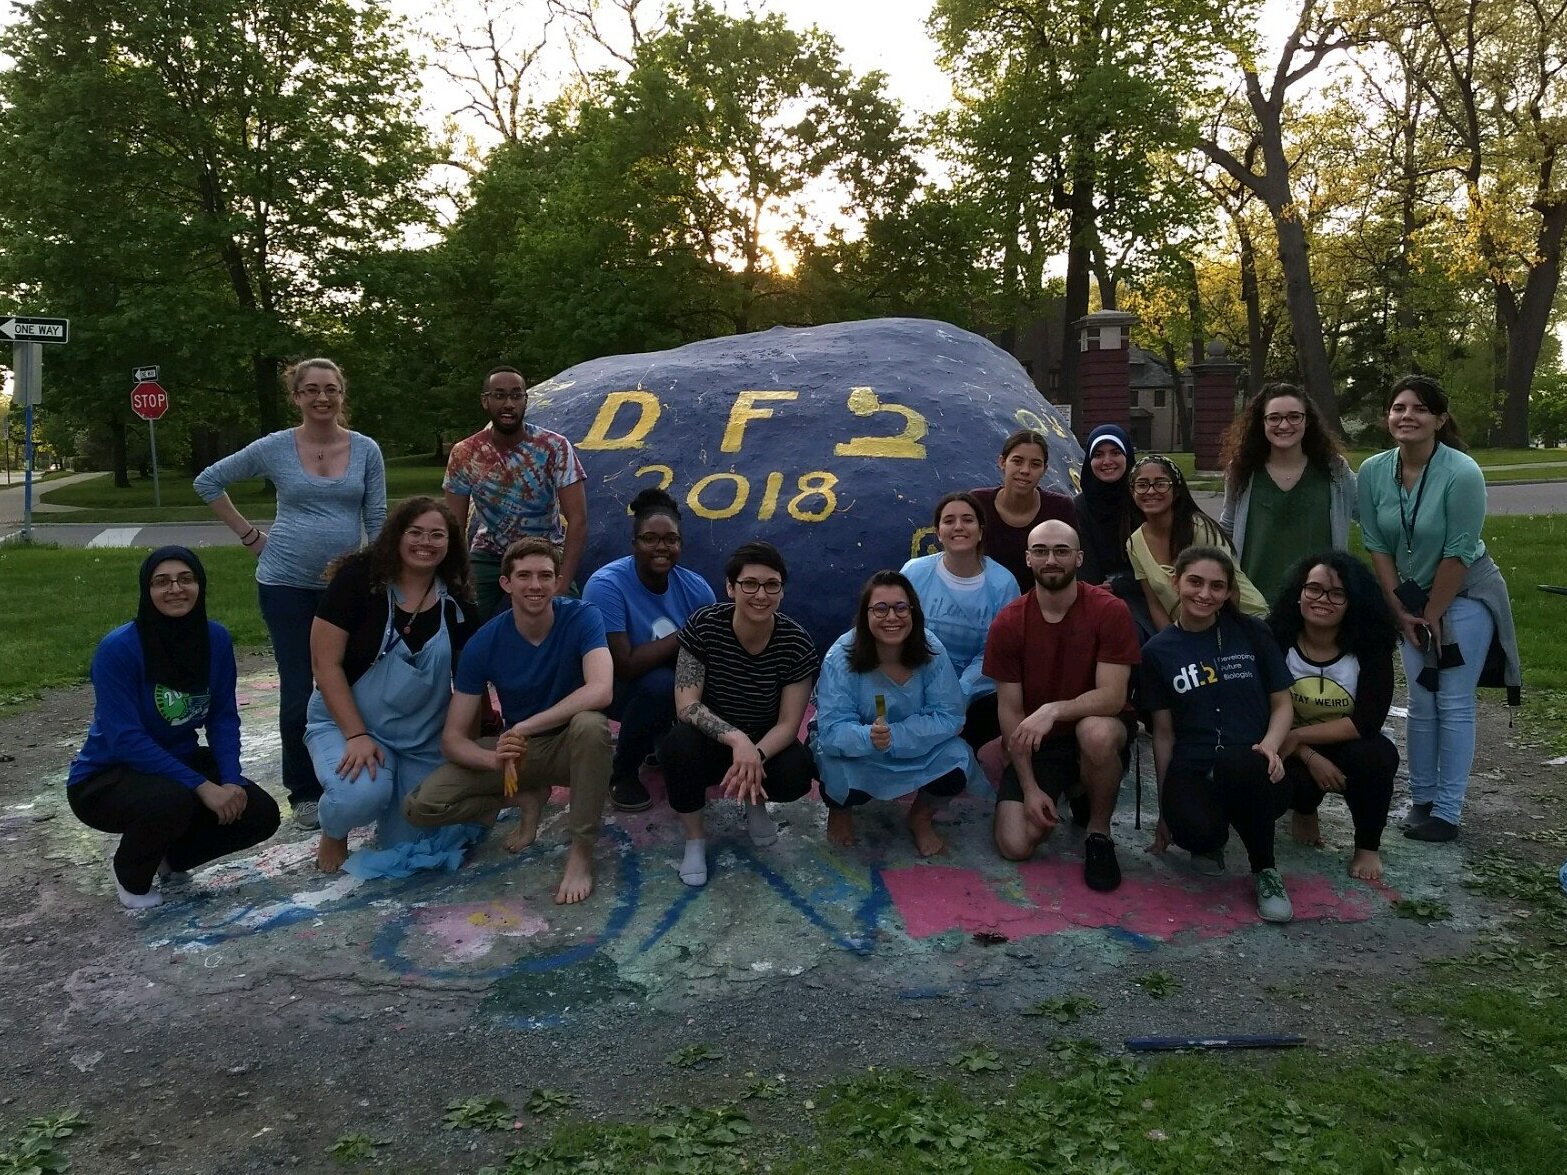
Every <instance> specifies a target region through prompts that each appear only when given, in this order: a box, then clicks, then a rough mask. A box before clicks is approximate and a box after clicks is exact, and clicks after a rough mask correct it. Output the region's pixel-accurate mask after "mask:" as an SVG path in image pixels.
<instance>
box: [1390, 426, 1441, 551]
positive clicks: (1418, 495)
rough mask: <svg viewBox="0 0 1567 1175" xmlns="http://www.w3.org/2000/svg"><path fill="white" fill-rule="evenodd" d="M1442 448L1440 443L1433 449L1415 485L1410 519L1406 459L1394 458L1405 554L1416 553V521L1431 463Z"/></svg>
mask: <svg viewBox="0 0 1567 1175" xmlns="http://www.w3.org/2000/svg"><path fill="white" fill-rule="evenodd" d="M1441 447H1442V442H1441V441H1438V442H1437V443H1436V444H1435V445H1434V446H1433V447H1432V449H1431V456H1430V457H1429V458H1427V460H1426V467H1425V468H1424V469H1422V470H1421V471H1420V480H1419V481H1418V482H1416V483H1415V505H1414V509H1413V510H1411V511H1410V513H1409V517H1408V518H1405V517H1404V457H1403V454H1399V455H1398V456H1396V457H1394V458H1393V488H1394V489H1395V490H1397V491H1398V525H1399V529H1400V530H1402V531H1403V532H1404V553H1405V554H1408V555H1413V554H1414V553H1415V521H1416V520H1417V519H1418V518H1419V517H1420V502H1421V499H1423V498H1424V497H1425V496H1426V478H1427V477H1428V476H1429V475H1430V473H1431V463H1432V462H1433V461H1435V460H1436V451H1437V449H1440V448H1441Z"/></svg>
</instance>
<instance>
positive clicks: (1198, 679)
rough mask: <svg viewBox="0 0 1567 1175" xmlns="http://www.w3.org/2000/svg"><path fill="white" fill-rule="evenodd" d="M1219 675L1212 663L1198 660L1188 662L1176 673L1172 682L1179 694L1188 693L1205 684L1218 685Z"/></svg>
mask: <svg viewBox="0 0 1567 1175" xmlns="http://www.w3.org/2000/svg"><path fill="white" fill-rule="evenodd" d="M1218 681H1219V675H1218V673H1217V672H1216V671H1215V670H1214V668H1213V666H1212V665H1199V664H1198V663H1197V662H1196V661H1192V662H1190V663H1188V664H1187V666H1186V668H1185V669H1182V670H1181V671H1180V672H1179V673H1177V674H1176V675H1175V679H1174V680H1173V681H1172V682H1171V683H1170V684H1171V685H1173V686H1174V687H1175V692H1176V693H1178V694H1188V693H1191V691H1192V690H1194V689H1200V688H1201V687H1203V686H1205V685H1217V684H1218Z"/></svg>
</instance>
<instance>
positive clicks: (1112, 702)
mask: <svg viewBox="0 0 1567 1175" xmlns="http://www.w3.org/2000/svg"><path fill="white" fill-rule="evenodd" d="M1027 557H1028V567H1029V570H1030V571H1032V572H1033V573H1034V590H1033V591H1031V592H1029V593H1028V594H1027V595H1024V596H1019V597H1018V598H1017V599H1016V600H1013V601H1012V602H1011V603H1010V604H1008V605H1007V606H1006V607H1005V608H1003V609H1002V610H1001V611H1000V613H998V614H997V616H996V619H995V620H994V622H992V624H991V626H990V635H989V637H988V638H987V639H986V641H985V676H986V677H988V678H990V679H991V680H992V681H994V682H995V683H996V709H997V713H998V714H999V717H1000V720H1001V737H1002V738H1003V739H1004V740H1005V743H1006V748H1007V759H1008V763H1007V768H1006V770H1005V771H1004V772H1003V773H1002V776H1001V790H1000V794H999V795H998V796H997V799H996V822H995V837H996V849H997V850H998V851H999V852H1000V853H1001V855H1002V856H1003V857H1006V858H1007V859H1008V860H1012V861H1026V860H1027V859H1028V858H1029V857H1031V856H1032V855H1033V853H1034V850H1035V849H1036V848H1038V847H1039V843H1040V842H1041V841H1043V840H1044V839H1045V838H1046V837H1047V836H1049V835H1050V832H1051V830H1052V829H1053V828H1055V826H1056V824H1057V823H1058V822H1059V820H1060V816H1059V814H1058V813H1057V809H1056V805H1057V802H1058V801H1059V800H1060V798H1061V797H1062V796H1063V795H1066V796H1075V795H1078V794H1086V795H1087V798H1088V802H1089V818H1088V839H1087V840H1086V841H1085V842H1084V844H1083V880H1084V882H1085V883H1086V884H1087V885H1088V887H1089V888H1090V889H1094V890H1099V891H1101V892H1108V891H1109V890H1113V889H1115V888H1116V887H1117V886H1118V885H1120V884H1121V866H1120V863H1119V862H1118V861H1117V860H1116V857H1115V842H1114V841H1113V840H1111V838H1110V816H1111V814H1112V813H1113V812H1114V811H1115V801H1116V795H1117V793H1118V792H1119V791H1120V789H1121V777H1122V776H1123V775H1125V774H1126V764H1127V761H1128V759H1129V758H1130V747H1131V740H1132V739H1133V738H1134V737H1135V736H1136V719H1135V718H1134V717H1133V716H1132V713H1131V710H1130V708H1129V707H1128V705H1127V686H1128V683H1129V682H1130V680H1131V676H1132V666H1134V665H1136V664H1137V663H1138V662H1139V661H1141V660H1142V651H1141V649H1140V648H1139V647H1138V644H1137V630H1136V628H1135V627H1134V626H1133V624H1132V615H1131V613H1130V612H1129V611H1128V610H1127V607H1126V605H1125V604H1123V603H1122V602H1121V601H1120V600H1119V599H1117V598H1116V596H1115V595H1114V594H1113V593H1112V592H1109V591H1107V590H1105V589H1104V588H1101V587H1097V586H1095V585H1094V584H1090V583H1079V582H1078V579H1077V569H1078V568H1079V567H1081V566H1082V563H1083V549H1082V547H1081V546H1080V545H1079V543H1078V537H1077V532H1076V531H1075V530H1073V529H1072V528H1071V527H1070V526H1068V525H1067V524H1066V523H1064V522H1059V521H1049V522H1041V523H1040V524H1039V525H1038V526H1036V527H1034V529H1033V530H1032V531H1030V532H1029V535H1028V553H1027Z"/></svg>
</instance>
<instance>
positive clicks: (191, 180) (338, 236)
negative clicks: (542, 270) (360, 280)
mask: <svg viewBox="0 0 1567 1175" xmlns="http://www.w3.org/2000/svg"><path fill="white" fill-rule="evenodd" d="M0 50H3V52H4V54H5V55H7V56H8V57H9V58H10V59H11V62H12V64H11V65H10V66H9V68H7V69H6V70H5V71H4V72H3V73H0V215H3V216H4V218H5V219H6V221H7V223H8V240H7V256H6V260H5V262H4V284H5V286H6V287H7V288H9V289H10V290H12V291H13V292H14V293H18V294H19V293H22V292H26V293H28V294H29V295H30V296H32V297H35V298H36V297H42V298H44V299H46V300H48V301H49V303H50V304H51V305H53V306H57V307H58V306H65V307H69V309H70V311H71V314H72V317H73V318H75V319H76V322H74V323H73V331H72V335H73V343H72V346H71V347H70V348H66V349H65V350H66V351H67V355H66V356H65V358H64V359H63V361H62V366H64V365H66V364H69V365H72V366H74V367H75V368H76V369H77V371H78V372H79V374H80V377H81V378H80V379H79V380H77V381H76V386H77V387H79V388H80V389H81V391H80V394H79V397H78V401H77V404H78V409H79V410H80V411H81V412H82V413H83V414H86V413H88V412H90V411H91V410H92V408H91V406H92V405H93V404H98V405H99V406H100V408H99V411H103V412H108V413H109V414H110V420H111V423H112V424H115V426H116V427H119V428H121V429H122V430H123V420H124V417H123V412H122V411H121V410H120V409H118V408H111V407H109V405H111V404H112V403H113V402H115V401H122V400H123V399H124V394H125V391H126V381H127V380H128V376H129V370H128V366H127V365H128V364H132V363H136V362H146V361H147V359H148V358H149V356H148V355H147V351H148V350H151V349H153V347H154V345H156V348H157V353H158V354H160V355H174V356H176V357H177V359H178V360H179V362H180V363H181V364H182V365H185V367H184V374H185V375H186V376H188V380H187V383H186V386H187V387H190V388H192V389H193V390H194V389H195V388H203V387H205V388H210V389H211V390H213V391H223V392H230V393H232V392H238V391H243V392H245V394H247V395H248V398H249V405H250V407H251V408H252V409H253V411H254V414H255V419H256V420H257V421H259V423H260V426H261V427H262V429H263V430H266V429H271V428H275V427H277V426H278V425H279V423H280V419H281V418H280V405H281V398H280V395H279V379H278V375H279V368H280V366H281V362H282V359H283V357H284V356H286V355H289V354H290V353H291V352H296V351H297V350H298V349H300V348H301V347H302V346H303V345H306V344H309V343H311V342H312V340H313V339H314V338H316V337H319V336H320V335H321V334H322V333H325V332H326V331H327V330H329V329H330V326H331V324H332V323H333V322H334V321H335V320H336V319H337V318H338V317H339V316H340V314H341V312H342V310H343V308H344V306H345V305H347V304H348V303H349V302H351V300H352V296H353V295H352V291H350V290H345V289H343V288H342V287H341V285H340V284H339V283H338V282H337V281H336V279H335V278H334V273H335V271H336V270H337V269H338V268H340V267H341V266H342V265H344V264H345V263H346V262H347V261H348V260H349V259H351V258H353V257H355V256H357V255H359V254H362V253H363V252H365V251H367V250H372V249H376V248H379V247H382V246H384V245H385V244H387V243H388V242H391V241H393V240H395V239H396V238H397V237H399V236H400V235H401V234H402V233H403V232H404V231H405V230H407V229H408V227H409V226H411V225H413V224H415V223H418V222H421V221H422V220H424V219H425V217H426V209H425V207H424V204H423V200H422V197H421V192H420V190H419V184H420V182H421V180H422V179H423V177H424V175H425V173H426V170H427V168H428V166H429V164H430V162H431V152H430V150H429V144H428V138H427V136H426V133H425V131H424V129H423V127H422V126H421V125H420V123H419V121H418V119H417V117H416V107H415V89H414V75H413V68H412V63H411V61H410V59H409V57H408V54H407V52H406V50H405V49H404V48H403V47H402V44H401V41H400V38H399V30H398V28H397V26H396V25H395V24H394V23H393V22H392V21H391V19H390V18H389V17H388V15H387V13H386V11H385V9H384V8H383V7H382V6H381V5H379V4H373V3H356V2H353V0H241V2H240V3H238V4H236V3H234V2H233V0H161V2H159V3H156V4H153V3H148V2H146V0H138V2H136V3H130V4H127V3H124V2H123V0H121V2H115V3H110V2H107V0H32V2H31V3H26V4H24V5H22V6H21V8H20V19H19V20H18V21H17V22H16V23H15V24H14V25H12V26H11V27H10V28H9V29H8V30H7V31H6V33H5V34H4V37H3V41H0ZM78 343H80V345H78ZM111 368H112V369H113V374H112V375H111V374H109V372H110V370H111ZM122 369H123V370H122ZM242 413H243V408H242V407H241V406H240V405H236V404H232V403H231V404H230V406H229V409H228V410H227V413H226V414H227V415H230V416H233V415H238V414H242ZM221 414H223V413H220V415H221ZM243 414H246V415H248V413H243ZM122 445H123V442H122ZM122 460H123V457H122Z"/></svg>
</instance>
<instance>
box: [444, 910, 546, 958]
mask: <svg viewBox="0 0 1567 1175" xmlns="http://www.w3.org/2000/svg"><path fill="white" fill-rule="evenodd" d="M414 925H415V926H417V927H418V928H419V929H420V930H422V931H424V933H426V934H428V935H429V936H430V937H431V938H433V939H435V940H436V942H437V943H439V944H440V947H441V949H442V950H443V951H444V952H445V953H446V955H447V957H448V958H450V959H451V960H452V961H453V962H457V963H471V962H473V961H474V960H475V959H481V958H483V957H484V956H485V955H487V954H489V953H490V950H491V949H492V948H493V947H494V946H495V940H496V939H498V938H531V937H533V936H534V935H535V934H538V933H539V932H540V931H543V930H548V929H549V923H548V922H546V921H545V920H544V919H543V918H541V917H540V916H539V915H537V914H535V913H534V912H533V911H532V910H531V909H529V907H528V903H527V902H523V901H508V902H465V903H463V904H462V905H456V906H425V907H423V908H421V909H418V910H415V911H414Z"/></svg>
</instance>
